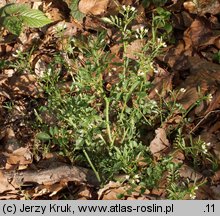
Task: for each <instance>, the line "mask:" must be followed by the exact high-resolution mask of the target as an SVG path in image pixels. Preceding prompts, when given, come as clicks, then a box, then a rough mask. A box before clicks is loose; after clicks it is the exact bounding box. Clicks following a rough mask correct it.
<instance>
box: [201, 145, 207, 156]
mask: <svg viewBox="0 0 220 216" xmlns="http://www.w3.org/2000/svg"><path fill="white" fill-rule="evenodd" d="M201 147H202V152H203V153H204V154H206V153H207V152H208V150H207V148H206V144H205V143H204V144H202V146H201Z"/></svg>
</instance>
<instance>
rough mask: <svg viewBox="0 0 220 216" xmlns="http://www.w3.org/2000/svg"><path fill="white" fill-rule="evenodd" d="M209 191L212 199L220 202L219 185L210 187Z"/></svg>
mask: <svg viewBox="0 0 220 216" xmlns="http://www.w3.org/2000/svg"><path fill="white" fill-rule="evenodd" d="M210 189H211V191H212V196H213V199H215V200H220V185H217V186H211V187H210Z"/></svg>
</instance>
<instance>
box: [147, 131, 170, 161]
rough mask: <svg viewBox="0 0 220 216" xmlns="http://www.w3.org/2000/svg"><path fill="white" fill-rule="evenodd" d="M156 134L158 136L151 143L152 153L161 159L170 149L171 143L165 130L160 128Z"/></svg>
mask: <svg viewBox="0 0 220 216" xmlns="http://www.w3.org/2000/svg"><path fill="white" fill-rule="evenodd" d="M155 133H156V136H155V138H154V139H153V140H152V141H151V143H150V151H151V153H152V154H153V155H154V156H155V157H160V156H162V154H163V153H165V152H166V151H167V150H168V149H169V147H170V143H169V140H168V139H167V136H166V131H165V130H164V129H163V128H158V129H157V130H156V131H155Z"/></svg>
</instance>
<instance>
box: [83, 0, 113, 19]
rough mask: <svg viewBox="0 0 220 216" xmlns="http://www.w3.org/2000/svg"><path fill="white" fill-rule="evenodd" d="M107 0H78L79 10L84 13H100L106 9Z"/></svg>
mask: <svg viewBox="0 0 220 216" xmlns="http://www.w3.org/2000/svg"><path fill="white" fill-rule="evenodd" d="M108 3H109V0H80V2H79V10H80V11H81V12H82V13H84V14H92V15H100V14H102V13H104V12H105V11H106V9H107V6H108Z"/></svg>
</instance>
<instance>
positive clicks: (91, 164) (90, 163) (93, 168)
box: [83, 149, 101, 182]
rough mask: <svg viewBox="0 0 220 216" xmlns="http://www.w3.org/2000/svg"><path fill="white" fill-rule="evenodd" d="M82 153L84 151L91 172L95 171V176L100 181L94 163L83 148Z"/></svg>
mask: <svg viewBox="0 0 220 216" xmlns="http://www.w3.org/2000/svg"><path fill="white" fill-rule="evenodd" d="M83 153H84V155H85V157H86V159H87V161H88V162H89V165H90V166H91V168H92V170H93V172H94V173H95V175H96V178H97V179H98V181H99V182H101V178H100V176H99V173H98V172H97V170H96V168H95V167H94V165H93V163H92V161H91V160H90V158H89V155H88V154H87V152H86V150H85V149H83Z"/></svg>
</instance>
